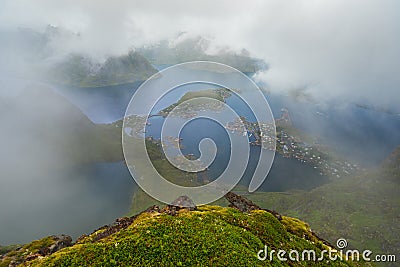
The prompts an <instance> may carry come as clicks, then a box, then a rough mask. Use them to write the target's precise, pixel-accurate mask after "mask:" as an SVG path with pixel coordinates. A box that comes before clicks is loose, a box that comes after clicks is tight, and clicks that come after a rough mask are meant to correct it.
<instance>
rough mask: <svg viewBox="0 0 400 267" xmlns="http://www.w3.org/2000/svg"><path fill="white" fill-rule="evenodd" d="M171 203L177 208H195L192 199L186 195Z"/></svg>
mask: <svg viewBox="0 0 400 267" xmlns="http://www.w3.org/2000/svg"><path fill="white" fill-rule="evenodd" d="M171 205H172V206H175V207H179V208H187V209H189V210H195V209H196V205H195V204H194V202H193V200H191V199H190V198H189V197H188V196H180V197H178V198H177V199H175V201H174V202H172V204H171Z"/></svg>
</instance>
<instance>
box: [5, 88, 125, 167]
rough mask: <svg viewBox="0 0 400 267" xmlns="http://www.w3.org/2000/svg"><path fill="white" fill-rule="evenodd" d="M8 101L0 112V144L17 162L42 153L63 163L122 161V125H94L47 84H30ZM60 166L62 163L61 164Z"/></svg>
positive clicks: (45, 156) (46, 160)
mask: <svg viewBox="0 0 400 267" xmlns="http://www.w3.org/2000/svg"><path fill="white" fill-rule="evenodd" d="M25 92H26V93H24V94H22V95H20V96H18V97H16V98H15V99H12V100H9V101H8V103H7V104H8V105H7V106H6V107H5V108H3V111H2V113H1V114H0V122H1V123H2V126H3V131H2V133H1V134H0V137H1V139H0V143H1V144H4V145H6V147H9V150H8V151H5V150H3V151H2V153H1V154H2V155H4V156H5V153H7V152H8V155H10V154H12V153H16V154H18V155H16V156H18V157H20V161H21V162H23V161H25V160H26V161H32V159H35V160H37V159H40V157H41V156H43V164H44V165H46V164H47V165H48V164H49V162H48V159H49V158H53V159H55V158H56V157H60V159H62V160H63V162H62V163H63V164H64V163H85V162H94V161H116V160H122V151H121V137H120V136H121V125H119V124H118V123H115V124H109V125H98V124H94V123H93V122H91V121H90V120H89V118H88V117H86V116H85V115H84V114H83V113H82V112H81V111H80V110H79V109H78V108H77V107H76V106H74V105H72V104H71V103H69V101H68V100H67V99H65V98H64V97H62V96H61V95H59V94H57V93H55V92H53V91H52V90H51V89H49V88H46V87H36V88H35V87H32V88H27V89H26V90H25ZM60 165H62V164H61V163H60Z"/></svg>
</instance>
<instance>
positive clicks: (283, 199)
mask: <svg viewBox="0 0 400 267" xmlns="http://www.w3.org/2000/svg"><path fill="white" fill-rule="evenodd" d="M399 151H400V149H399V148H397V149H396V150H395V151H394V152H393V153H392V154H391V156H390V157H389V158H388V159H387V160H386V161H385V162H384V164H383V165H382V167H381V168H380V169H378V170H373V171H368V172H365V173H362V174H359V175H356V176H354V175H353V176H349V177H346V178H343V179H339V180H336V181H334V182H332V183H330V184H327V185H324V186H321V187H319V188H316V189H314V190H312V191H310V192H304V191H294V192H282V193H278V192H276V193H265V192H260V193H255V194H252V195H250V196H249V198H250V199H252V200H253V201H256V202H257V203H259V204H260V205H261V207H268V208H272V209H274V210H277V211H279V212H281V213H284V214H287V215H289V216H295V217H298V218H300V219H302V220H305V221H307V222H309V223H310V224H311V225H312V226H313V229H314V230H315V231H316V232H317V233H319V234H320V235H321V236H324V237H325V238H326V239H327V240H329V241H330V242H335V241H336V240H337V239H338V238H343V237H344V238H346V239H347V240H348V243H349V246H350V247H352V248H357V249H370V250H373V251H374V252H376V253H389V254H397V255H399V254H400V248H399V246H398V244H399V242H400V225H399V223H398V222H399V220H400V217H399V214H400V205H399V203H400V185H399V174H400V172H399V166H400V158H399Z"/></svg>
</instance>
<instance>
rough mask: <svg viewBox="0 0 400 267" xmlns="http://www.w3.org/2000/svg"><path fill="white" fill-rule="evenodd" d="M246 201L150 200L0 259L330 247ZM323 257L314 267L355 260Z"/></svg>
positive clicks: (174, 259) (103, 259) (71, 262)
mask: <svg viewBox="0 0 400 267" xmlns="http://www.w3.org/2000/svg"><path fill="white" fill-rule="evenodd" d="M234 198H238V199H239V201H245V202H246V201H247V200H245V199H244V198H242V197H240V196H236V195H235V196H234ZM234 204H235V203H234ZM242 204H243V203H242ZM248 208H249V210H248V211H247V212H242V211H240V210H239V206H235V208H223V207H219V206H201V207H197V208H196V207H194V208H190V209H186V208H179V207H178V206H166V207H164V208H162V209H161V208H159V207H157V206H153V207H151V208H149V209H148V210H146V211H144V212H142V213H140V214H138V215H135V216H132V217H125V218H120V219H117V220H116V222H115V223H113V224H111V225H108V226H104V227H102V228H100V229H98V230H96V231H94V232H93V233H92V234H90V235H88V236H85V235H84V236H82V237H80V238H79V239H78V240H77V241H76V242H75V243H74V244H69V239H68V238H66V237H65V236H63V237H62V238H59V237H47V238H44V239H42V240H38V241H34V242H32V243H31V244H28V245H24V246H22V247H20V248H19V249H17V250H14V251H12V252H9V253H8V254H6V255H5V256H3V258H2V260H1V261H0V266H7V265H8V264H9V263H10V262H11V261H13V262H14V263H17V264H18V263H22V266H193V265H196V266H271V264H273V266H309V264H310V262H309V261H307V260H306V261H299V262H297V261H291V260H289V261H279V260H278V259H277V258H274V259H273V260H272V262H271V261H269V259H267V260H265V261H260V260H259V259H258V258H257V253H258V251H260V250H262V249H264V246H265V245H266V246H268V248H270V249H283V250H286V251H290V250H298V251H300V252H301V251H303V250H315V252H316V254H317V255H321V254H320V253H321V251H322V250H328V249H330V247H329V246H328V245H327V243H326V242H324V241H323V240H322V239H319V238H318V236H316V235H315V234H314V233H313V232H312V231H311V230H310V228H309V226H308V225H307V224H306V223H304V222H302V221H300V220H297V219H294V218H290V217H285V216H280V215H278V214H276V213H271V212H269V211H266V210H260V209H258V208H257V206H256V205H251V206H248ZM61 241H64V243H63V242H61ZM56 248H58V249H56ZM54 250H57V251H56V252H53V251H54ZM327 260H328V258H327V257H325V258H324V259H323V260H322V261H320V262H318V261H317V262H314V263H313V266H327V264H328V265H329V266H358V265H353V262H351V261H330V262H328V263H327ZM359 266H361V265H359ZM362 266H367V265H366V263H363V265H362Z"/></svg>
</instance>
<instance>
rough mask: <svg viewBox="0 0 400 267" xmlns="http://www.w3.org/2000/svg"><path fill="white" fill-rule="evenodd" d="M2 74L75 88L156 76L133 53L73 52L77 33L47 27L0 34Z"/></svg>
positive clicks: (78, 34) (128, 81)
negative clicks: (40, 30)
mask: <svg viewBox="0 0 400 267" xmlns="http://www.w3.org/2000/svg"><path fill="white" fill-rule="evenodd" d="M0 40H2V41H4V42H2V44H0V48H1V49H0V55H2V56H3V58H4V59H5V60H6V62H7V63H8V64H2V65H1V68H0V71H1V72H2V73H7V74H12V75H16V76H19V77H23V78H29V79H36V80H40V81H44V82H48V83H53V84H61V85H68V86H75V87H99V86H109V85H117V84H125V83H132V82H135V81H144V80H146V79H147V78H149V77H150V76H151V75H153V74H154V73H156V70H155V69H154V68H153V66H152V65H151V64H150V63H149V62H148V61H147V60H146V58H144V57H143V56H141V55H140V54H138V53H136V52H134V51H133V50H130V51H126V53H124V54H118V55H116V54H109V55H102V56H99V55H96V54H94V53H90V52H89V51H84V50H82V49H78V48H75V45H76V44H78V43H79V42H81V40H82V36H81V35H80V33H73V32H70V31H67V30H65V29H63V28H58V27H55V26H51V25H49V26H47V28H46V29H45V31H44V32H37V31H34V30H32V29H29V28H20V29H18V30H14V31H9V32H0Z"/></svg>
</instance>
